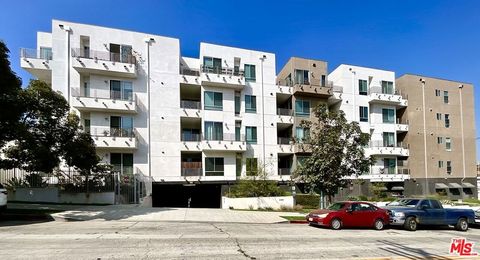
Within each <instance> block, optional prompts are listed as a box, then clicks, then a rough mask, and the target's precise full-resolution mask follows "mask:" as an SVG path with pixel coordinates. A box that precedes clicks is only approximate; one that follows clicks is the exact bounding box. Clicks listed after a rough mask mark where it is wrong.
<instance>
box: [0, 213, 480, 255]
mask: <svg viewBox="0 0 480 260" xmlns="http://www.w3.org/2000/svg"><path fill="white" fill-rule="evenodd" d="M0 237H1V239H0V259H70V260H71V259H318V258H324V259H362V258H380V257H393V258H399V259H417V258H422V257H436V258H437V259H448V258H444V257H446V256H448V255H449V251H448V250H449V246H450V241H451V239H452V238H454V237H465V238H467V240H469V241H471V242H476V243H480V229H470V230H469V231H468V232H458V231H455V230H453V229H447V230H444V229H435V230H418V231H416V232H408V231H404V230H400V229H387V230H384V231H375V230H369V229H345V230H339V231H333V230H329V229H324V228H316V227H310V226H308V225H306V224H235V223H192V222H151V221H150V222H130V221H98V220H97V221H76V222H58V221H49V222H37V223H29V222H21V221H17V222H16V221H3V222H0ZM479 245H480V244H479ZM475 250H476V251H477V252H479V251H480V248H479V247H478V245H475Z"/></svg>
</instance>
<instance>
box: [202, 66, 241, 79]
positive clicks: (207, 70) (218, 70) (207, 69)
mask: <svg viewBox="0 0 480 260" xmlns="http://www.w3.org/2000/svg"><path fill="white" fill-rule="evenodd" d="M201 71H202V72H203V73H212V74H222V75H230V76H238V77H243V76H244V72H243V70H235V69H232V68H223V67H214V66H205V65H202V67H201Z"/></svg>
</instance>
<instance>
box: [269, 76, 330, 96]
mask: <svg viewBox="0 0 480 260" xmlns="http://www.w3.org/2000/svg"><path fill="white" fill-rule="evenodd" d="M277 85H279V86H286V87H291V91H288V90H284V89H283V88H280V89H279V90H281V92H282V93H283V92H286V93H290V92H291V93H292V94H294V95H303V96H313V97H321V98H329V97H330V96H332V95H333V83H332V82H330V81H328V82H324V84H323V85H322V84H321V83H320V82H310V81H307V80H305V81H303V82H291V81H288V80H279V81H277Z"/></svg>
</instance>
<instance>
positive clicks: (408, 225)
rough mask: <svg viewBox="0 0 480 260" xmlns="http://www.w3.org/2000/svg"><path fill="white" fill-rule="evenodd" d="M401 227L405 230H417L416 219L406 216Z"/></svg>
mask: <svg viewBox="0 0 480 260" xmlns="http://www.w3.org/2000/svg"><path fill="white" fill-rule="evenodd" d="M403 227H404V228H405V229H406V230H409V231H415V230H417V220H416V219H415V218H414V217H408V218H407V219H406V220H405V224H403Z"/></svg>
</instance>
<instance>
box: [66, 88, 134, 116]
mask: <svg viewBox="0 0 480 260" xmlns="http://www.w3.org/2000/svg"><path fill="white" fill-rule="evenodd" d="M74 90H75V89H74ZM75 92H76V93H73V98H72V100H71V102H72V106H73V107H74V108H76V109H78V110H79V111H84V112H92V111H100V112H118V113H129V114H135V113H137V112H138V106H137V95H136V94H134V95H131V93H130V94H129V95H128V96H123V97H122V93H121V92H120V91H106V93H105V95H99V94H97V93H95V94H94V95H90V96H88V97H86V96H82V95H80V94H79V91H78V89H76V91H75Z"/></svg>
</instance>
